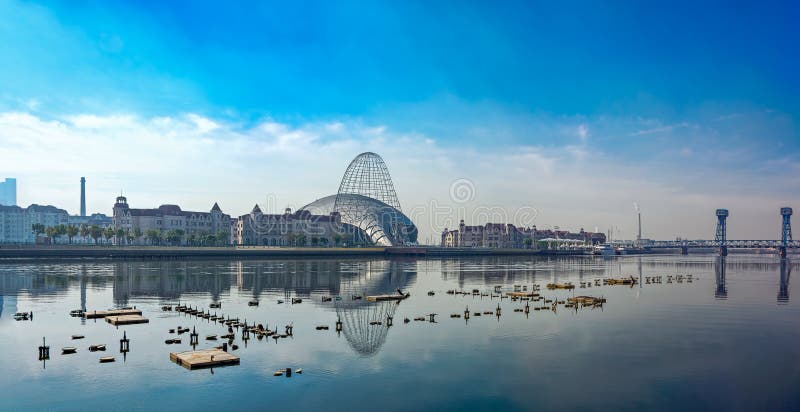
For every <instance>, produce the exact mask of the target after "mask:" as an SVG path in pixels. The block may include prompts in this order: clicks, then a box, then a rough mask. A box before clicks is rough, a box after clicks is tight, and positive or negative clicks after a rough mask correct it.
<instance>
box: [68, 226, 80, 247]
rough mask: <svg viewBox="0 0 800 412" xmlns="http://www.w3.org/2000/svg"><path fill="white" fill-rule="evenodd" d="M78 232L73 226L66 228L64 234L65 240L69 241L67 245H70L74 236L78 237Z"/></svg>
mask: <svg viewBox="0 0 800 412" xmlns="http://www.w3.org/2000/svg"><path fill="white" fill-rule="evenodd" d="M78 232H79V230H78V227H77V226H73V225H69V226H67V233H66V234H67V239H69V244H70V245H71V244H72V238H74V237H75V236H78Z"/></svg>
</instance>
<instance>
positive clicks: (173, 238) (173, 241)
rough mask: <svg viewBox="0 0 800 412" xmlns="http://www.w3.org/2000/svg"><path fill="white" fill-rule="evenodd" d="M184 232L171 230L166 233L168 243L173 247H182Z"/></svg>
mask: <svg viewBox="0 0 800 412" xmlns="http://www.w3.org/2000/svg"><path fill="white" fill-rule="evenodd" d="M183 234H184V231H183V230H181V229H171V230H169V231H168V232H167V233H166V238H167V243H169V244H170V245H172V246H176V245H180V243H181V240H182V239H183Z"/></svg>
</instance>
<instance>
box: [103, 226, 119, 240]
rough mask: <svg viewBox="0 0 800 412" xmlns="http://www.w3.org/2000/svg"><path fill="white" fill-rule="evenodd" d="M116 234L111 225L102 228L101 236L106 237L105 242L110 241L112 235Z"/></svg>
mask: <svg viewBox="0 0 800 412" xmlns="http://www.w3.org/2000/svg"><path fill="white" fill-rule="evenodd" d="M116 234H117V232H116V231H114V228H113V227H107V228H105V229H104V230H103V237H104V238H106V243H108V242H109V241H111V238H112V237H114V235H116Z"/></svg>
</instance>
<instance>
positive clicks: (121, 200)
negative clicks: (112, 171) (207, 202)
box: [112, 196, 231, 245]
mask: <svg viewBox="0 0 800 412" xmlns="http://www.w3.org/2000/svg"><path fill="white" fill-rule="evenodd" d="M113 210H114V214H113V217H112V227H113V228H114V230H115V231H117V230H120V229H121V230H122V231H123V232H124V233H125V236H124V237H125V239H117V240H115V242H116V243H118V244H119V243H129V242H130V243H136V244H144V243H151V244H152V243H159V244H160V243H163V242H165V241H167V242H168V243H172V244H180V245H186V244H193V243H196V242H198V243H199V242H200V241H201V240H202V239H205V238H207V237H209V236H214V237H215V238H216V240H215V242H214V243H216V244H228V243H229V241H230V225H231V217H230V215H227V214H225V213H223V212H222V209H221V208H220V207H219V205H218V204H217V203H214V206H213V207H212V208H211V211H209V212H192V211H185V210H182V209H181V208H180V206H178V205H161V206H159V207H158V208H155V209H134V208H131V207H129V206H128V199H127V198H125V197H124V196H119V197H117V200H116V203H115V204H114V209H113ZM137 235H138V236H137ZM156 235H157V236H158V239H156V238H155V236H156ZM168 235H171V236H172V237H174V238H173V239H170V240H167V239H165V237H166V236H168Z"/></svg>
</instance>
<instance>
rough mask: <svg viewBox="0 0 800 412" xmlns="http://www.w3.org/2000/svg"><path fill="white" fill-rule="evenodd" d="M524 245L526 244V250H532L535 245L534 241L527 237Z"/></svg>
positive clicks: (523, 241)
mask: <svg viewBox="0 0 800 412" xmlns="http://www.w3.org/2000/svg"><path fill="white" fill-rule="evenodd" d="M522 243H524V244H525V247H526V248H528V249H530V248H531V245H532V244H533V239H531V238H529V237H526V238H525V239H523V240H522Z"/></svg>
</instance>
